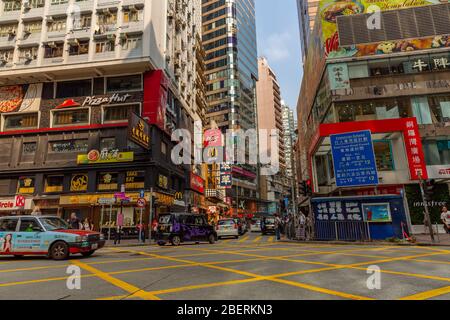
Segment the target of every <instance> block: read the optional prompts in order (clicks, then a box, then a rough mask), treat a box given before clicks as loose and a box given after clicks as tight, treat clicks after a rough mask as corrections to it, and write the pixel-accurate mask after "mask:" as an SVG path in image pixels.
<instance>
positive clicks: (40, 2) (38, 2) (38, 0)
mask: <svg viewBox="0 0 450 320" xmlns="http://www.w3.org/2000/svg"><path fill="white" fill-rule="evenodd" d="M29 3H30V5H31V7H32V8H43V7H44V6H45V0H29Z"/></svg>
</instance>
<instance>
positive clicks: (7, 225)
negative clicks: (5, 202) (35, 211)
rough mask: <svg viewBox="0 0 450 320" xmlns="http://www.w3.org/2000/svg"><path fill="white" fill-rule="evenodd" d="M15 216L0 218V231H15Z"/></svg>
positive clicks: (17, 220) (16, 220)
mask: <svg viewBox="0 0 450 320" xmlns="http://www.w3.org/2000/svg"><path fill="white" fill-rule="evenodd" d="M17 222H19V219H17V218H3V219H1V220H0V231H9V232H15V231H16V227H17Z"/></svg>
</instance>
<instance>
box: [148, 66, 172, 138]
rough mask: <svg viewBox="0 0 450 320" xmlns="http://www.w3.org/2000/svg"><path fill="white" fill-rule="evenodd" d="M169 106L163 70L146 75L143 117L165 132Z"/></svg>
mask: <svg viewBox="0 0 450 320" xmlns="http://www.w3.org/2000/svg"><path fill="white" fill-rule="evenodd" d="M166 104H167V79H166V76H165V75H164V72H163V71H162V70H155V71H150V72H147V73H145V74H144V103H143V109H142V117H143V118H148V119H149V123H150V124H154V125H156V126H158V127H159V128H160V129H161V130H165V127H166V125H165V118H166Z"/></svg>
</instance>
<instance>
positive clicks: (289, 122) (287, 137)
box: [282, 104, 297, 179]
mask: <svg viewBox="0 0 450 320" xmlns="http://www.w3.org/2000/svg"><path fill="white" fill-rule="evenodd" d="M282 118H283V140H284V154H285V160H286V176H287V177H289V178H290V179H292V178H293V177H294V176H295V167H294V165H295V160H294V154H293V151H294V149H293V148H294V144H295V142H296V140H297V139H296V134H295V129H296V126H297V123H296V121H295V119H294V111H292V110H291V108H289V106H287V105H285V104H283V105H282Z"/></svg>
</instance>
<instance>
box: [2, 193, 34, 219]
mask: <svg viewBox="0 0 450 320" xmlns="http://www.w3.org/2000/svg"><path fill="white" fill-rule="evenodd" d="M33 208H34V204H33V199H32V198H28V197H23V196H16V197H5V198H0V216H8V215H20V214H30V213H31V212H32V210H33Z"/></svg>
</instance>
